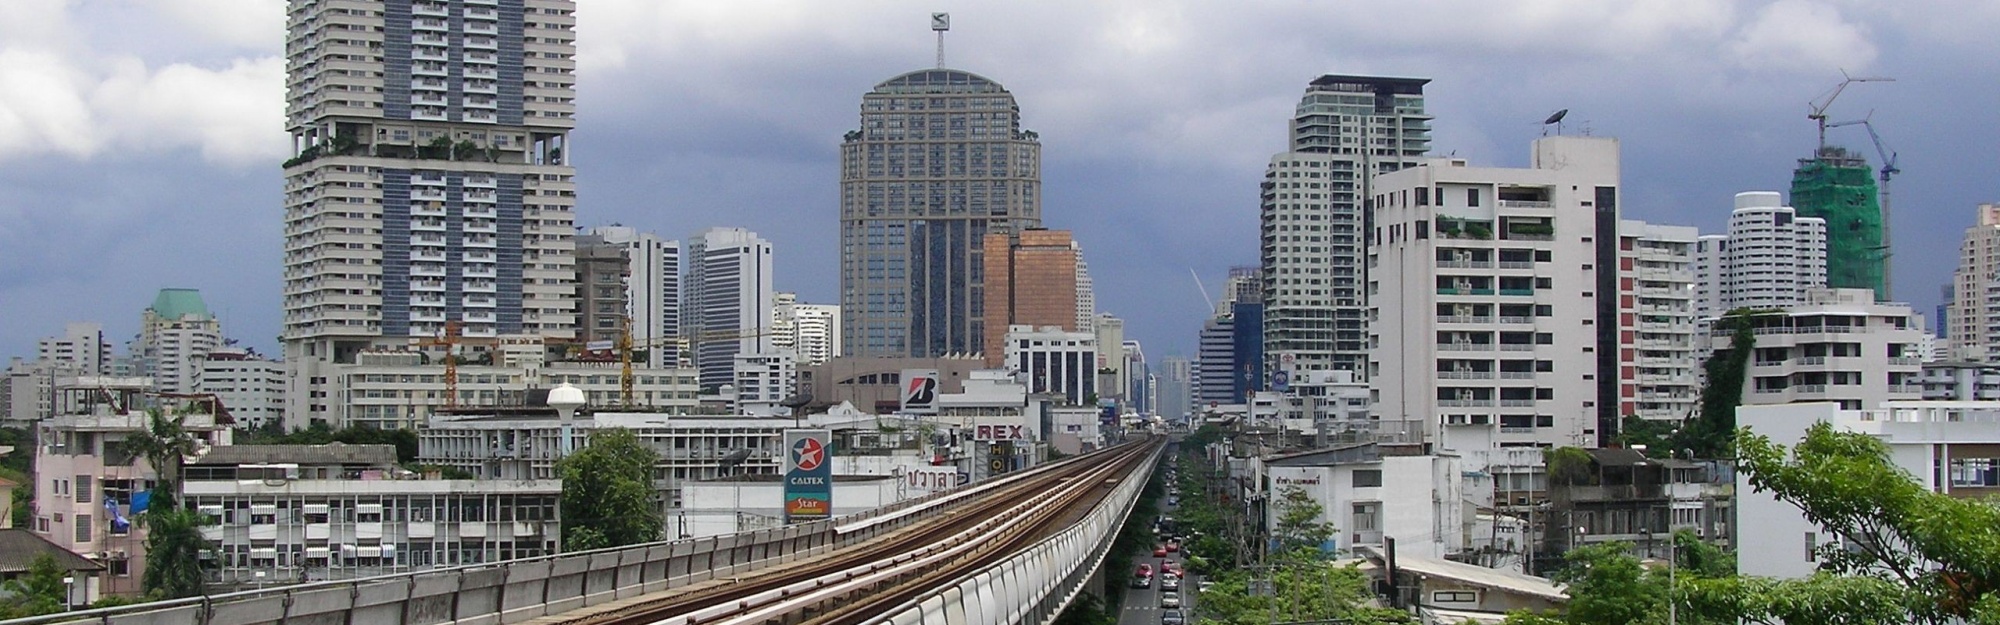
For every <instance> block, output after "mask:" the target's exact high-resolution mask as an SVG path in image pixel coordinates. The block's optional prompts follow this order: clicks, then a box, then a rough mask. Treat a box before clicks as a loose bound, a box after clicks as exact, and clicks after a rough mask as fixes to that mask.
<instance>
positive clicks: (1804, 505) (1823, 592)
mask: <svg viewBox="0 0 2000 625" xmlns="http://www.w3.org/2000/svg"><path fill="white" fill-rule="evenodd" d="M1736 448H1737V451H1738V454H1739V460H1738V469H1739V470H1740V471H1742V472H1743V473H1744V475H1745V477H1746V478H1747V481H1748V482H1749V484H1750V487H1751V488H1752V489H1755V490H1756V491H1758V492H1769V493H1771V494H1772V496H1774V497H1775V498H1777V499H1778V500H1779V501H1785V502H1788V503H1791V504H1793V505H1796V506H1798V507H1799V509H1800V510H1802V511H1803V512H1804V514H1805V517H1806V519H1807V520H1810V521H1812V522H1813V523H1815V524H1817V525H1819V526H1820V527H1824V528H1826V529H1827V530H1829V531H1830V532H1831V533H1832V534H1833V535H1834V536H1838V537H1841V538H1842V539H1844V541H1845V542H1846V543H1847V545H1849V546H1851V548H1849V549H1842V548H1839V547H1838V546H1837V545H1836V544H1833V543H1829V544H1828V545H1827V546H1826V548H1824V549H1822V550H1821V551H1820V556H1821V557H1820V558H1819V560H1820V561H1821V565H1820V568H1821V570H1822V571H1824V572H1825V574H1826V575H1825V576H1830V577H1834V578H1836V579H1837V580H1839V581H1827V582H1823V583H1821V584H1820V585H1818V586H1810V587H1805V588H1792V587H1788V586H1787V584H1788V583H1792V582H1776V583H1775V586H1774V588H1775V589H1776V590H1774V591H1773V592H1776V591H1786V592H1807V591H1817V592H1818V593H1819V594H1817V595H1815V596H1827V595H1829V594H1834V596H1837V597H1844V598H1848V601H1846V602H1845V603H1850V604H1858V605H1864V606H1866V607H1869V608H1876V609H1896V610H1901V611H1902V612H1903V613H1904V614H1905V615H1906V616H1904V617H1902V620H1905V621H1919V622H1931V623H1943V622H1949V621H1952V620H1954V619H1968V618H1969V619H1975V620H1977V619H1981V618H1986V617H1988V616H2000V611H1996V612H1984V610H1985V609H1986V608H1985V607H1983V606H1995V605H2000V507H1996V506H1995V504H1994V503H1993V502H1991V501H1975V500H1966V499H1959V498H1955V497H1951V496H1948V495H1944V494H1940V493H1934V492H1931V491H1930V490H1929V489H1926V488H1924V487H1923V486H1922V485H1920V484H1918V483H1917V482H1916V481H1915V480H1914V479H1911V477H1910V476H1909V475H1908V474H1906V473H1904V472H1903V471H1902V470H1901V469H1900V468H1898V467H1897V466H1896V465H1895V464H1893V463H1891V462H1890V461H1889V448H1888V446H1887V445H1886V444H1884V443H1883V442H1882V441H1880V440H1877V439H1875V438H1874V437H1872V436H1869V435H1866V434H1861V433H1853V432H1838V431H1835V430H1834V429H1833V427H1832V426H1830V425H1828V424H1826V423H1817V424H1814V425H1813V426H1811V427H1809V428H1807V430H1806V435H1805V438H1804V440H1802V441H1801V442H1800V443H1799V444H1798V445H1797V446H1796V447H1794V448H1793V449H1792V450H1791V452H1790V454H1789V455H1788V454H1787V452H1786V450H1785V448H1784V447H1783V446H1780V445H1776V444H1774V443H1772V442H1771V441H1770V439H1769V438H1767V437H1764V436H1761V435H1758V434H1755V433H1752V432H1750V431H1749V430H1747V429H1746V430H1744V431H1742V432H1740V433H1738V435H1737V439H1736ZM1857 579H1867V580H1875V581H1873V582H1868V581H1852V580H1857ZM1882 584H1887V586H1883V585H1882ZM1885 588H1887V589H1889V590H1893V591H1894V592H1890V591H1889V590H1884V589H1885ZM1828 589H1831V590H1828ZM1835 591H1838V594H1835ZM1794 603H1795V602H1794ZM1788 605H1790V604H1788ZM1885 606H1886V607H1885ZM1787 620H1789V619H1787Z"/></svg>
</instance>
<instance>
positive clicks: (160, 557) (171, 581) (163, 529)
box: [141, 507, 211, 599]
mask: <svg viewBox="0 0 2000 625" xmlns="http://www.w3.org/2000/svg"><path fill="white" fill-rule="evenodd" d="M142 518H143V520H144V522H145V523H146V575H145V578H144V579H143V580H141V584H142V585H143V586H144V587H145V589H146V591H147V592H149V593H158V594H159V595H160V596H161V597H163V598H167V599H178V598H181V597H193V596H198V595H201V594H204V591H203V587H204V584H205V582H204V581H203V575H202V571H201V554H202V553H203V552H206V551H208V550H209V549H210V548H211V547H210V545H209V544H208V541H207V540H206V539H204V538H202V536H201V527H202V526H203V525H207V524H208V517H206V516H204V515H202V514H201V513H199V512H195V511H193V510H188V509H185V508H174V507H162V508H151V509H148V510H146V512H145V514H144V515H142Z"/></svg>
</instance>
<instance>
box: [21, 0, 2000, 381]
mask: <svg viewBox="0 0 2000 625" xmlns="http://www.w3.org/2000/svg"><path fill="white" fill-rule="evenodd" d="M283 4H284V3H283V2H282V1H281V0H73V1H63V0H0V355H10V354H11V355H32V353H33V350H34V341H35V339H36V338H38V337H42V336H48V335H53V334H58V333H60V332H61V330H62V325H63V323H64V322H65V321H69V320H91V321H100V322H103V323H104V324H105V326H106V329H107V331H108V332H109V333H110V334H111V335H112V336H113V337H115V338H116V339H117V340H119V341H121V342H122V341H123V340H124V339H125V338H128V337H130V336H131V335H132V334H133V333H134V332H136V329H137V325H138V317H139V312H140V310H142V309H143V308H144V307H145V306H147V305H148V304H149V303H151V301H152V297H153V294H154V292H155V291H156V290H157V289H159V288H160V287H168V286H172V287H191V288H198V289H201V291H202V293H203V294H204V295H205V296H206V298H207V300H208V303H209V305H210V306H211V307H212V308H214V309H215V310H216V311H217V312H218V313H219V314H221V315H223V316H224V323H225V331H226V332H227V333H228V334H230V335H231V336H233V337H236V338H239V339H241V340H243V341H244V342H245V343H247V344H250V345H252V346H257V347H259V348H260V349H263V350H264V351H266V352H267V353H269V352H271V351H272V349H271V348H273V347H275V346H276V343H277V341H276V336H277V333H278V330H279V327H278V326H279V323H278V320H279V316H280V312H279V305H280V300H279V273H280V267H279V248H280V245H281V241H282V237H281V235H280V227H279V220H280V215H281V212H282V209H281V201H282V196H281V193H280V183H281V173H280V170H279V166H278V163H279V161H282V160H283V159H284V158H285V157H286V156H287V155H286V154H284V150H285V145H286V142H285V138H284V128H283V125H284V123H283V118H282V111H283V98H284V90H283V72H284V62H283V60H282V58H280V56H279V54H280V40H281V38H282V35H283V29H284V17H283ZM580 4H581V6H580V8H579V9H578V11H577V20H578V27H577V31H578V37H577V46H578V56H577V58H578V64H579V70H578V74H579V79H578V113H577V123H578V128H577V131H576V134H575V135H574V142H575V146H576V147H575V149H574V151H573V154H574V156H575V163H576V164H577V167H578V178H577V180H578V187H579V191H578V195H579V206H578V208H577V215H578V223H579V225H583V226H589V225H599V224H607V223H613V222H616V223H622V224H625V225H630V226H636V227H639V228H641V229H644V230H650V231H654V232H657V233H660V234H662V235H664V236H669V237H674V238H681V239H685V238H686V237H687V236H688V235H689V234H691V233H694V232H697V231H699V230H701V229H704V228H708V227H711V226H743V227H748V228H750V229H752V230H755V231H757V232H759V233H761V234H763V235H764V236H765V237H766V238H769V239H771V240H772V241H773V242H774V243H775V244H776V247H777V252H776V256H777V284H778V287H779V288H780V289H781V290H789V291H797V292H799V293H800V294H801V297H802V299H805V300H807V301H812V302H832V303H837V302H835V301H834V300H835V299H836V298H837V281H838V275H837V273H836V266H837V263H836V260H837V257H836V247H835V246H836V244H835V240H836V238H835V237H836V232H837V230H836V220H837V216H838V204H837V194H836V191H837V186H836V185H837V177H838V172H839V163H838V160H837V156H838V153H839V152H838V150H839V143H840V137H841V135H842V133H843V132H845V131H847V130H850V129H853V128H855V127H857V126H858V118H859V113H858V108H859V104H860V98H861V94H862V93H864V92H866V91H868V90H869V89H870V88H872V87H873V86H874V85H875V84H876V83H878V82H881V81H882V80H885V79H887V78H889V77H892V76H895V75H897V74H900V73H902V72H905V71H909V70H913V69H920V68H924V67H929V66H931V65H932V64H934V50H933V45H934V39H933V38H932V33H931V32H930V31H929V30H928V14H929V13H930V12H931V11H949V12H951V13H952V17H953V23H952V25H953V27H954V30H953V31H952V32H951V33H950V34H949V35H948V40H947V51H946V55H947V64H948V65H950V66H952V67H954V68H959V69H964V70H967V71H971V72H974V73H978V74H981V75H984V76H986V77H988V78H992V79H994V80H996V81H998V82H1000V83H1001V84H1003V85H1005V86H1006V87H1007V88H1008V89H1009V90H1010V91H1012V92H1013V93H1014V95H1015V97H1016V98H1017V99H1018V100H1019V102H1020V105H1021V111H1022V117H1023V125H1024V127H1025V128H1027V129H1030V130H1035V131H1037V132H1039V133H1040V134H1041V138H1042V146H1043V148H1042V149H1043V152H1042V155H1043V171H1042V177H1043V181H1044V184H1045V193H1044V207H1043V209H1044V215H1045V220H1046V223H1047V225H1048V226H1049V227H1052V228H1068V229H1072V230H1074V231H1075V232H1076V235H1077V237H1078V238H1079V239H1080V240H1081V241H1082V242H1083V245H1084V249H1085V254H1086V257H1087V259H1088V260H1089V262H1090V267H1091V272H1092V274H1093V276H1094V277H1095V278H1096V282H1097V289H1098V305H1099V308H1100V309H1101V310H1103V311H1105V312H1110V313H1113V314H1117V315H1120V316H1122V317H1125V318H1126V319H1127V320H1128V336H1130V337H1134V338H1137V339H1139V340H1141V341H1143V342H1144V343H1145V345H1146V347H1147V351H1148V354H1149V356H1151V357H1152V358H1153V359H1154V360H1155V361H1157V360H1158V358H1159V357H1160V356H1162V355H1167V354H1174V353H1181V354H1187V353H1190V352H1191V351H1192V349H1193V345H1194V335H1195V332H1196V329H1197V328H1198V327H1199V324H1200V320H1201V318H1202V316H1203V315H1204V314H1205V313H1206V312H1207V310H1208V305H1207V304H1206V303H1204V302H1203V301H1202V296H1201V294H1200V292H1199V291H1198V290H1197V288H1196V286H1195V284H1194V280H1193V279H1192V278H1191V277H1190V272H1189V270H1190V269H1193V270H1194V271H1195V272H1196V273H1199V274H1200V275H1201V279H1202V280H1203V281H1205V282H1206V283H1207V284H1208V288H1209V289H1210V291H1211V292H1213V291H1215V290H1217V286H1218V285H1219V283H1220V282H1221V279H1222V276H1223V275H1224V273H1225V272H1226V270H1227V268H1228V267H1229V266H1231V265H1244V264H1255V262H1256V259H1257V247H1256V245H1257V243H1256V236H1257V235H1256V232H1257V185H1258V182H1259V180H1260V178H1261V176H1262V171H1263V168H1264V164H1265V161H1266V160H1267V159H1268V158H1269V157H1270V155H1271V154H1272V153H1274V152H1276V151H1278V150H1280V149H1282V148H1283V147H1284V145H1285V124H1286V120H1287V117H1288V116H1289V115H1290V113H1291V111H1292V107H1293V105H1294V104H1295V103H1296V102H1297V101H1298V98H1299V95H1300V94H1301V93H1302V92H1303V90H1304V87H1305V85H1306V83H1307V82H1308V81H1310V80H1311V79H1312V78H1314V77H1315V76H1318V75H1320V74H1324V73H1353V74H1386V75H1397V76H1415V77H1425V78H1430V79H1432V82H1431V84H1430V86H1429V87H1428V90H1427V94H1428V96H1429V107H1430V111H1431V113H1432V114H1434V115H1435V116H1436V117H1437V120H1436V123H1435V133H1434V138H1435V140H1434V141H1433V142H1432V145H1433V146H1434V147H1435V149H1437V150H1438V151H1439V153H1440V154H1443V153H1456V155H1458V156H1461V157H1467V158H1470V159H1472V160H1473V161H1474V162H1475V163H1476V164H1489V165H1502V166H1521V165H1523V164H1525V161H1526V153H1527V150H1528V145H1527V144H1528V142H1529V141H1530V140H1532V139H1533V138H1534V137H1535V136H1537V135H1538V134H1539V132H1540V127H1539V126H1538V122H1539V121H1541V119H1542V118H1543V117H1545V116H1547V115H1548V114H1549V113H1550V112H1553V111H1555V110H1557V109H1563V108H1567V109H1570V114H1569V124H1568V127H1569V129H1570V130H1571V131H1572V132H1581V131H1584V130H1585V129H1587V130H1588V131H1589V132H1591V133H1593V134H1597V135H1610V136H1616V137H1619V138H1620V139H1621V140H1622V142H1623V148H1624V157H1625V163H1624V175H1625V178H1624V186H1625V189H1626V191H1625V202H1624V203H1623V208H1624V210H1625V215H1626V217H1628V218H1639V219H1646V220H1649V221H1655V222H1663V223H1674V224H1685V225H1695V226H1700V227H1702V228H1703V230H1704V231H1714V230H1716V229H1718V228H1719V227H1720V226H1721V225H1722V224H1723V223H1724V222H1725V219H1726V217H1727V215H1728V212H1729V209H1730V206H1731V204H1730V201H1731V200H1730V198H1731V196H1732V195H1733V194H1735V193H1736V192H1738V191H1746V190H1784V189H1786V188H1788V187H1789V184H1790V177H1791V170H1792V168H1793V167H1794V166H1795V164H1796V163H1795V161H1796V159H1797V158H1799V157H1802V156H1806V155H1807V154H1808V153H1809V151H1810V150H1811V148H1812V145H1813V141H1814V138H1813V135H1814V132H1813V127H1812V125H1811V123H1810V122H1809V121H1807V119H1806V118H1805V114H1806V111H1807V105H1808V102H1809V101H1811V100H1812V99H1814V98H1815V97H1817V96H1820V95H1822V94H1823V93H1824V92H1826V91H1827V90H1828V89H1830V88H1831V87H1833V86H1834V85H1835V84H1837V83H1839V82H1840V77H1841V74H1840V71H1841V70H1842V69H1846V70H1847V71H1849V72H1851V73H1854V74H1856V75H1865V74H1875V75H1886V76H1893V77H1895V78H1896V79H1897V82H1894V83H1883V84H1860V85H1856V86H1855V87H1853V88H1851V89H1849V90H1848V92H1847V93H1846V94H1845V95H1843V96H1842V97H1841V98H1840V100H1839V102H1838V103H1837V104H1835V105H1834V107H1833V111H1832V116H1833V117H1834V118H1835V119H1847V118H1860V117H1862V116H1864V115H1868V114H1869V113H1870V111H1873V115H1874V116H1873V119H1874V123H1875V126H1876V127H1877V129H1878V130H1879V131H1880V132H1881V133H1882V135H1883V138H1884V139H1886V140H1887V141H1889V142H1890V144H1891V145H1892V147H1893V148H1894V149H1896V150H1898V151H1899V152H1900V153H1901V162H1900V164H1901V165H1902V167H1903V169H1904V170H1905V171H1904V173H1903V174H1902V175H1901V176H1899V177H1898V178H1896V180H1895V182H1894V191H1895V199H1894V208H1895V211H1896V220H1895V222H1894V223H1895V229H1894V235H1895V241H1894V243H1895V247H1896V256H1895V259H1894V275H1895V285H1896V296H1897V299H1901V300H1906V301H1911V302H1914V303H1916V304H1917V305H1918V306H1919V309H1920V310H1922V311H1926V312H1928V311H1929V310H1931V307H1932V306H1933V305H1934V304H1935V303H1936V302H1937V300H1938V287H1939V285H1941V284H1944V283H1945V282H1946V280H1947V279H1948V278H1949V276H1950V272H1951V267H1952V266H1953V264H1954V263H1955V262H1956V261H1955V257H1956V248H1957V245H1958V240H1959V238H1960V236H1961V233H1962V231H1963V229H1964V228H1965V227H1966V226H1967V225H1969V223H1970V221H1971V219H1972V216H1973V208H1974V206H1976V204H1977V203H1979V202H1981V201H1992V200H1994V199H1996V198H2000V192H1996V188H1995V187H1996V178H1995V172H1996V161H2000V153H1996V152H2000V136H1996V135H2000V130H1996V126H2000V124H1996V119H2000V117H1996V115H2000V113H1996V107H1995V105H1996V103H2000V80H1995V78H1994V77H1995V76H2000V67H1996V66H1997V65H2000V37H1994V36H1993V35H1992V33H1994V32H2000V3H1996V2H1992V1H1990V0H1924V1H1922V2H1896V1H1880V2H1861V1H1853V0H1828V1H1815V0H1778V1H1776V2H1731V1H1727V0H1615V1H1608V2H1584V1H1580V0H1521V1H1511V2H1510V1H1501V0H1465V1H1456V2H1453V1H1440V0H1344V1H1333V0H1296V1H1284V2H1279V1H1268V2H1267V1H1256V0H1233V1H1227V2H1224V1H1216V0H1208V1H1197V0H1103V1H1089V2H1081V1H1077V0H1012V1H1009V2H972V1H967V0H932V1H931V2H921V3H913V2H858V1H851V0H843V1H839V2H828V1H825V0H791V1H758V0H727V1H721V0H669V1H661V0H582V2H580ZM1833 136H1834V138H1835V139H1836V140H1838V141H1839V142H1841V143H1845V144H1848V145H1850V146H1852V147H1856V148H1867V151H1866V153H1868V154H1869V155H1870V160H1871V161H1874V160H1875V159H1874V158H1873V154H1874V152H1873V149H1872V147H1868V146H1867V137H1866V134H1865V133H1864V132H1862V131H1861V130H1860V129H1859V128H1858V127H1856V128H1844V129H1839V130H1836V131H1834V134H1833Z"/></svg>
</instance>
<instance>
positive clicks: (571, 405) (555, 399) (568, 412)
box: [549, 382, 589, 458]
mask: <svg viewBox="0 0 2000 625" xmlns="http://www.w3.org/2000/svg"><path fill="white" fill-rule="evenodd" d="M587 403H589V402H588V401H587V400H585V399H584V397H583V389H580V388H577V387H575V386H571V385H570V384H569V383H568V382H564V383H562V384H559V385H556V387H555V388H552V389H549V407H550V408H554V409H556V414H557V415H559V416H560V417H561V418H562V445H561V446H560V447H559V449H561V450H562V455H563V457H565V458H567V457H569V455H570V453H572V452H575V451H576V442H575V440H574V439H573V438H572V434H571V427H572V422H573V421H574V420H575V419H576V409H578V408H582V407H583V406H584V404H587Z"/></svg>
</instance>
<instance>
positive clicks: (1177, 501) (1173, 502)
mask: <svg viewBox="0 0 2000 625" xmlns="http://www.w3.org/2000/svg"><path fill="white" fill-rule="evenodd" d="M1167 505H1169V506H1178V505H1181V498H1179V497H1168V498H1167Z"/></svg>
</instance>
